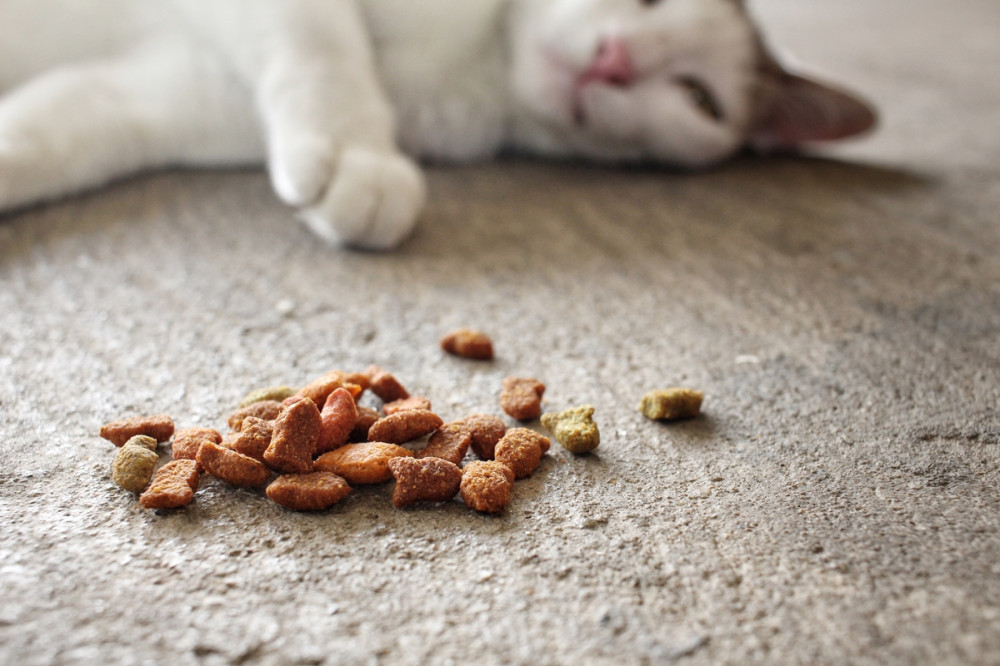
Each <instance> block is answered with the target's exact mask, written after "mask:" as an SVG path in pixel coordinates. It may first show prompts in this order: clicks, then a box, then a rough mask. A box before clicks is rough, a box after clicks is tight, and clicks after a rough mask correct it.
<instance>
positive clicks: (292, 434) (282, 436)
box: [264, 398, 323, 474]
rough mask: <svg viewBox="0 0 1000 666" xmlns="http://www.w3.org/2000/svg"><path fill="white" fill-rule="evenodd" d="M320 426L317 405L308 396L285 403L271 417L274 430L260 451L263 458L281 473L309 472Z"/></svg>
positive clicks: (321, 424)
mask: <svg viewBox="0 0 1000 666" xmlns="http://www.w3.org/2000/svg"><path fill="white" fill-rule="evenodd" d="M322 426H323V419H322V417H321V416H320V414H319V408H317V407H316V403H315V402H313V401H312V399H311V398H302V399H301V400H298V401H297V402H294V403H292V404H290V405H288V406H287V407H285V408H284V410H282V412H281V413H280V414H278V418H276V419H275V420H274V433H273V434H272V436H271V445H270V446H268V447H267V451H265V452H264V462H265V463H267V465H268V466H269V467H270V468H271V469H273V470H275V471H277V472H281V473H283V474H306V473H308V472H311V471H312V459H313V454H314V453H315V452H316V442H317V441H318V440H319V431H320V428H322Z"/></svg>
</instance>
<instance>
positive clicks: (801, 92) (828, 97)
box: [748, 69, 877, 151]
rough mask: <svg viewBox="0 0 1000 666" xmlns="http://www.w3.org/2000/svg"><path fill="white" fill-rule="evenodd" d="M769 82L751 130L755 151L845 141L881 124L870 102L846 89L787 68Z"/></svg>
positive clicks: (752, 144) (773, 76)
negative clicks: (819, 142)
mask: <svg viewBox="0 0 1000 666" xmlns="http://www.w3.org/2000/svg"><path fill="white" fill-rule="evenodd" d="M769 79H770V80H769V82H768V84H767V86H766V90H765V91H764V94H763V95H762V98H763V99H762V100H761V102H762V106H763V108H761V109H758V113H757V118H756V121H755V122H754V124H753V126H752V127H751V128H750V133H749V136H748V144H749V146H750V147H751V148H754V149H757V150H762V151H773V150H785V149H790V148H794V147H796V146H798V145H800V144H803V143H810V142H813V141H834V140H836V139H844V138H846V137H849V136H854V135H856V134H861V133H862V132H866V131H868V130H869V129H871V128H872V127H873V126H874V125H875V123H876V121H877V115H876V113H875V110H874V109H873V108H872V107H871V106H870V105H869V104H868V103H866V102H864V101H863V100H861V99H859V98H858V97H856V96H854V95H852V94H850V93H848V92H845V91H843V90H839V89H837V88H833V87H831V86H828V85H826V84H824V83H820V82H819V81H816V80H814V79H810V78H807V77H804V76H799V75H797V74H792V73H790V72H787V71H785V70H784V69H776V70H775V71H772V72H771V73H770V77H769Z"/></svg>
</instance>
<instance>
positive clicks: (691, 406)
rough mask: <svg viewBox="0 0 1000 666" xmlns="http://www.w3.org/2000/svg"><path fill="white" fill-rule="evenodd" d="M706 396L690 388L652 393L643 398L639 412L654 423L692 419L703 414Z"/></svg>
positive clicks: (659, 390) (669, 389)
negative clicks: (702, 408) (703, 401)
mask: <svg viewBox="0 0 1000 666" xmlns="http://www.w3.org/2000/svg"><path fill="white" fill-rule="evenodd" d="M703 398H704V394H703V393H702V392H701V391H695V390H693V389H688V388H667V389H658V390H655V391H650V392H649V393H647V394H646V395H644V396H643V397H642V401H641V402H640V403H639V411H640V412H642V414H643V416H645V417H646V418H648V419H653V420H654V421H674V420H677V419H690V418H694V417H696V416H698V414H700V413H701V402H702V399H703Z"/></svg>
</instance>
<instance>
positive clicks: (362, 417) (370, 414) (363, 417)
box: [347, 405, 382, 442]
mask: <svg viewBox="0 0 1000 666" xmlns="http://www.w3.org/2000/svg"><path fill="white" fill-rule="evenodd" d="M380 418H382V415H381V414H379V413H378V410H377V409H372V408H371V407H364V406H361V405H358V420H357V421H355V422H354V429H353V430H351V434H350V436H348V438H347V440H348V441H349V442H367V441H368V431H369V430H371V427H372V425H374V423H375V422H376V421H378V420H379V419H380Z"/></svg>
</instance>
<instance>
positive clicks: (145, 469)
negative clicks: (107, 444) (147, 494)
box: [111, 437, 159, 493]
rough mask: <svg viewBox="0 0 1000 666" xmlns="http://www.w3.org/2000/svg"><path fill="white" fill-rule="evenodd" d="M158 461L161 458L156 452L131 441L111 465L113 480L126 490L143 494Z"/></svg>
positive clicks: (120, 450) (119, 451) (121, 449)
mask: <svg viewBox="0 0 1000 666" xmlns="http://www.w3.org/2000/svg"><path fill="white" fill-rule="evenodd" d="M132 439H136V438H135V437H133V438H132ZM147 439H149V438H147ZM154 443H155V441H154ZM157 460H159V456H158V455H156V453H155V452H154V451H151V450H149V449H148V448H146V446H144V445H143V444H141V443H139V444H133V443H132V440H131V439H130V440H129V441H128V442H126V443H125V446H123V447H122V448H120V449H118V453H117V454H115V459H114V461H113V462H112V463H111V478H112V479H113V480H114V482H115V483H117V484H118V485H119V486H121V487H122V488H124V489H125V490H128V491H129V492H133V493H141V492H142V491H143V490H145V489H146V486H148V485H149V480H150V479H152V478H153V470H154V468H155V467H156V461H157Z"/></svg>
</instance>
